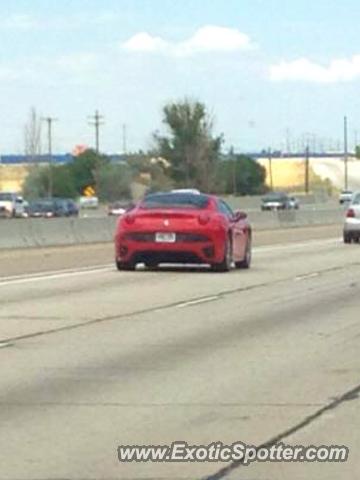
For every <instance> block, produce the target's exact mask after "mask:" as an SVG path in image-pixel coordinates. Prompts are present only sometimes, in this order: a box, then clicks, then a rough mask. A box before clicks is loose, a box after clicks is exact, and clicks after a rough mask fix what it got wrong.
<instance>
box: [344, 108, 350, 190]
mask: <svg viewBox="0 0 360 480" xmlns="http://www.w3.org/2000/svg"><path fill="white" fill-rule="evenodd" d="M348 160H349V158H348V119H347V117H344V189H345V190H348V188H349V172H348Z"/></svg>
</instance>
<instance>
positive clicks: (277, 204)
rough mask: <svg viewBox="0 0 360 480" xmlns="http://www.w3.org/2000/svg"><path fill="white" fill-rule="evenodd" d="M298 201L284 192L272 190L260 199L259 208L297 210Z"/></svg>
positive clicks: (264, 209) (266, 209)
mask: <svg viewBox="0 0 360 480" xmlns="http://www.w3.org/2000/svg"><path fill="white" fill-rule="evenodd" d="M298 208H299V202H298V200H297V199H296V198H295V197H290V196H289V195H287V194H286V193H282V192H272V193H269V194H268V195H266V196H265V197H263V198H262V199H261V210H262V211H271V210H292V209H295V210H297V209H298Z"/></svg>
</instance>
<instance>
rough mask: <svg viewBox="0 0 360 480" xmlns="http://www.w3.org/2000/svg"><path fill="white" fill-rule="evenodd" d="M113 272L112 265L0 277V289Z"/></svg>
mask: <svg viewBox="0 0 360 480" xmlns="http://www.w3.org/2000/svg"><path fill="white" fill-rule="evenodd" d="M111 270H113V267H112V265H103V266H97V267H95V266H94V267H84V268H80V269H77V270H75V269H73V270H57V271H53V272H46V273H45V272H44V273H41V274H33V275H19V276H13V277H2V278H1V277H0V287H6V286H8V285H21V284H23V283H33V282H42V281H44V280H57V279H61V278H67V277H75V276H79V275H90V274H94V273H101V272H108V271H111Z"/></svg>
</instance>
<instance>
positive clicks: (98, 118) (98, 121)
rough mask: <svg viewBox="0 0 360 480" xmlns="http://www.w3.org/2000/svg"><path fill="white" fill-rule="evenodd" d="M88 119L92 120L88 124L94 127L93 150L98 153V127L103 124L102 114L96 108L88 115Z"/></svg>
mask: <svg viewBox="0 0 360 480" xmlns="http://www.w3.org/2000/svg"><path fill="white" fill-rule="evenodd" d="M89 119H90V120H92V121H91V122H89V125H91V126H93V127H95V150H96V153H97V154H98V153H99V152H100V127H101V126H102V125H104V124H105V122H104V116H103V115H100V114H99V111H98V110H96V111H95V114H94V115H92V116H89Z"/></svg>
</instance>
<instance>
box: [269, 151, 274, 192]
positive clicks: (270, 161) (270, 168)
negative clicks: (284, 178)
mask: <svg viewBox="0 0 360 480" xmlns="http://www.w3.org/2000/svg"><path fill="white" fill-rule="evenodd" d="M269 179H270V190H271V191H273V190H274V180H273V171H272V152H271V148H269Z"/></svg>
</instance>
